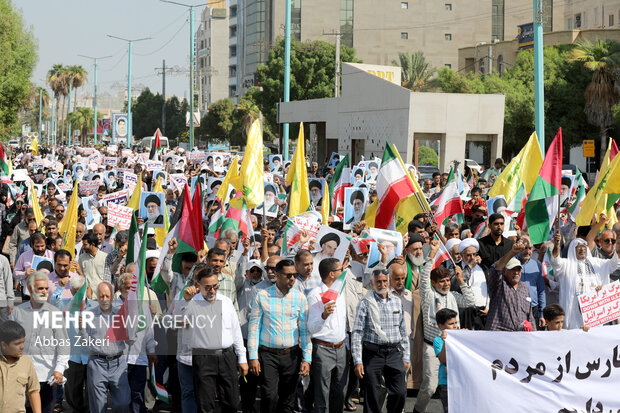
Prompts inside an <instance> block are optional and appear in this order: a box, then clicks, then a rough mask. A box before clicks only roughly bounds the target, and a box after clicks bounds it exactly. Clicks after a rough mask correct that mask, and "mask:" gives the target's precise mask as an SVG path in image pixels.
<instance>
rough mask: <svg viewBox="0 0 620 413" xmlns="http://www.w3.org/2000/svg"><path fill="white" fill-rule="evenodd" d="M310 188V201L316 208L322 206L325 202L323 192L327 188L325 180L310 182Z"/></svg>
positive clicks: (312, 180)
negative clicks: (323, 201)
mask: <svg viewBox="0 0 620 413" xmlns="http://www.w3.org/2000/svg"><path fill="white" fill-rule="evenodd" d="M308 186H309V187H310V201H312V203H313V204H314V206H315V207H317V206H320V205H321V202H322V200H323V191H324V188H325V179H323V178H315V179H310V180H309V181H308Z"/></svg>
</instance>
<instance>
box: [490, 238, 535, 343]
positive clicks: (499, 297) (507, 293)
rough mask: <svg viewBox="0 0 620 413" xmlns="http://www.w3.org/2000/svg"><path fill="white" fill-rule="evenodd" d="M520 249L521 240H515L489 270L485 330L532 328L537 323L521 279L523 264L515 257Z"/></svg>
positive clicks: (527, 291)
mask: <svg viewBox="0 0 620 413" xmlns="http://www.w3.org/2000/svg"><path fill="white" fill-rule="evenodd" d="M523 249H524V245H523V242H521V241H517V242H516V243H515V244H513V245H512V247H511V248H510V251H509V252H508V253H507V254H506V255H504V256H503V257H502V258H500V259H499V260H498V261H497V262H496V263H495V264H493V265H492V266H491V268H490V270H489V277H488V279H487V285H488V290H489V314H488V316H487V324H486V329H487V330H493V331H531V330H532V329H533V328H534V326H535V325H536V320H534V315H533V313H532V304H531V302H532V299H531V298H530V290H529V288H527V285H525V284H524V283H523V282H522V281H521V270H522V265H521V262H520V261H519V260H518V259H516V258H515V255H517V254H519V253H521V252H523Z"/></svg>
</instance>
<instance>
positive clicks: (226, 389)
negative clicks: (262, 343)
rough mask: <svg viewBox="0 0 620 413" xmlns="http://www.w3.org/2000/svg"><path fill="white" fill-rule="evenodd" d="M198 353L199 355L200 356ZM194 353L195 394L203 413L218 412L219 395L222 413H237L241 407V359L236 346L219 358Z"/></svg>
mask: <svg viewBox="0 0 620 413" xmlns="http://www.w3.org/2000/svg"><path fill="white" fill-rule="evenodd" d="M197 353H198V354H197ZM200 353H201V352H200V351H196V350H194V352H193V354H192V372H193V374H194V394H195V395H196V405H197V407H198V411H199V412H203V413H211V412H215V392H216V390H217V392H218V394H219V399H220V411H221V412H222V413H226V412H231V413H236V412H237V409H238V407H239V383H238V381H237V356H236V355H235V352H234V350H233V348H232V347H229V348H228V349H226V350H224V352H223V353H222V354H218V355H203V354H200Z"/></svg>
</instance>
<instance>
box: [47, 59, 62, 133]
mask: <svg viewBox="0 0 620 413" xmlns="http://www.w3.org/2000/svg"><path fill="white" fill-rule="evenodd" d="M63 71H64V66H63V65H61V64H59V63H57V64H55V65H54V66H52V68H51V69H50V70H48V71H47V77H46V79H45V82H46V83H47V84H48V85H49V87H50V88H51V89H52V91H53V92H54V94H55V95H56V116H57V118H60V117H61V116H60V115H61V114H60V112H59V107H60V97H61V96H64V95H65V94H66V92H65V89H64V88H65V83H64V79H63ZM58 124H59V122H56V129H57V130H58Z"/></svg>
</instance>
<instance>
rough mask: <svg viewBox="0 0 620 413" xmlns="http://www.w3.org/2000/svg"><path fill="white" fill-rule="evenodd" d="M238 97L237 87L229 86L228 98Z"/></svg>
mask: <svg viewBox="0 0 620 413" xmlns="http://www.w3.org/2000/svg"><path fill="white" fill-rule="evenodd" d="M235 96H237V87H236V86H228V97H229V98H234V97H235Z"/></svg>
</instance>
